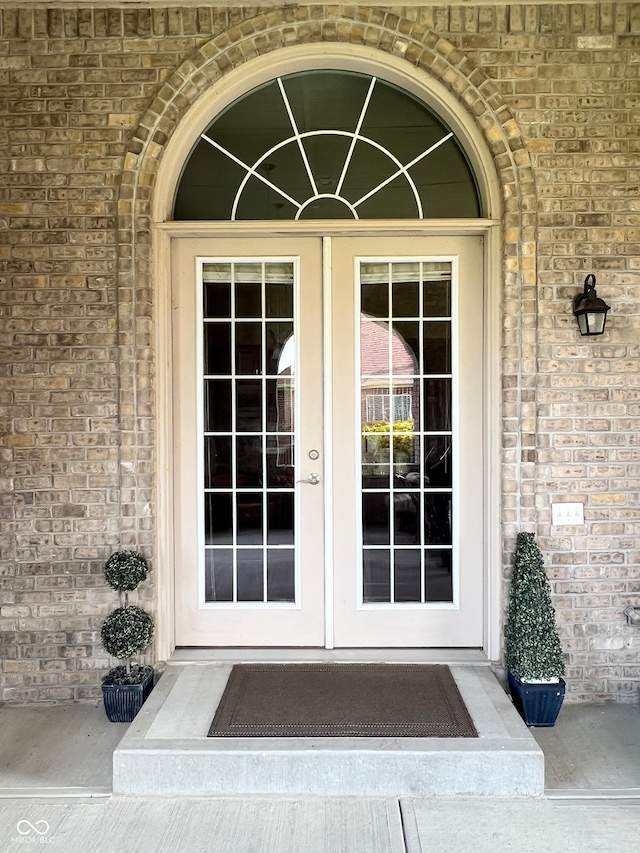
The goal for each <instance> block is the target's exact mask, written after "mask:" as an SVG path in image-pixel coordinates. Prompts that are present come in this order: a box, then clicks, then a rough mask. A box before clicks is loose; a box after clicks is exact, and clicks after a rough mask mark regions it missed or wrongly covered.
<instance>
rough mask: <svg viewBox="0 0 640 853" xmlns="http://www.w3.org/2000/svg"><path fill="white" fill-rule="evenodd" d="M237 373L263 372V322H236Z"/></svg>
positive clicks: (254, 373) (255, 373)
mask: <svg viewBox="0 0 640 853" xmlns="http://www.w3.org/2000/svg"><path fill="white" fill-rule="evenodd" d="M235 330H236V373H244V374H247V373H250V374H253V375H257V374H259V373H261V372H262V324H261V323H236V324H235Z"/></svg>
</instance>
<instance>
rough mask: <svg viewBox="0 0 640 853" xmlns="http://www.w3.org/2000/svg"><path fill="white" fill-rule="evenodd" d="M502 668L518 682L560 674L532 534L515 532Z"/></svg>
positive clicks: (545, 586)
mask: <svg viewBox="0 0 640 853" xmlns="http://www.w3.org/2000/svg"><path fill="white" fill-rule="evenodd" d="M505 667H506V668H507V670H509V672H510V673H511V674H512V675H513V676H514V678H517V679H518V680H520V681H524V680H531V679H548V678H560V677H561V676H562V675H564V660H563V656H562V648H561V646H560V638H559V637H558V632H557V630H556V620H555V611H554V608H553V604H552V602H551V590H550V588H549V581H548V580H547V575H546V573H545V570H544V562H543V559H542V554H541V553H540V549H539V547H538V545H537V543H536V541H535V537H534V535H533V533H519V534H518V539H517V543H516V553H515V558H514V567H513V575H512V577H511V588H510V590H509V609H508V613H507V633H506V638H505Z"/></svg>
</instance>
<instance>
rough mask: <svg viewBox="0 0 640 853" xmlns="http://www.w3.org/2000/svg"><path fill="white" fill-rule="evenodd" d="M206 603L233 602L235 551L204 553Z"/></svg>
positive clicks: (221, 550) (219, 550)
mask: <svg viewBox="0 0 640 853" xmlns="http://www.w3.org/2000/svg"><path fill="white" fill-rule="evenodd" d="M204 594H205V601H209V602H214V601H233V551H232V550H231V549H229V548H216V549H215V550H213V549H207V550H206V551H205V552H204Z"/></svg>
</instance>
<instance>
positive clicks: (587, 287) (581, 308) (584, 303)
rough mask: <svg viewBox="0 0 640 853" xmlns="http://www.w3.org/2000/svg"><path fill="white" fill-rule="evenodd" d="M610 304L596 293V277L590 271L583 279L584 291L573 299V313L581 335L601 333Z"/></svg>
mask: <svg viewBox="0 0 640 853" xmlns="http://www.w3.org/2000/svg"><path fill="white" fill-rule="evenodd" d="M610 309H611V306H610V305H607V303H606V302H605V301H604V300H603V299H600V298H599V297H598V294H597V293H596V277H595V275H593V273H591V274H590V275H588V276H587V277H586V278H585V280H584V291H583V292H582V293H579V294H578V295H577V296H576V298H575V299H574V300H573V313H574V314H575V317H576V320H577V321H578V326H579V327H580V334H581V335H601V334H602V333H603V332H604V326H605V323H606V321H607V311H609V310H610Z"/></svg>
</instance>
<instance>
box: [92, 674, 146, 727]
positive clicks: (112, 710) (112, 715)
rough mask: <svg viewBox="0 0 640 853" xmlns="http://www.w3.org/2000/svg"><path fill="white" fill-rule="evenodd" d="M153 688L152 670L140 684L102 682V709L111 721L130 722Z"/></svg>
mask: <svg viewBox="0 0 640 853" xmlns="http://www.w3.org/2000/svg"><path fill="white" fill-rule="evenodd" d="M152 689H153V671H151V672H150V673H149V675H148V676H147V678H146V679H145V680H144V681H143V682H141V683H140V684H103V685H102V698H103V700H104V710H105V712H106V714H107V717H108V718H109V720H110V721H111V722H112V723H130V722H131V721H132V720H133V718H134V717H135V716H136V714H137V713H138V711H139V710H140V708H142V706H143V704H144V702H145V700H146V699H147V697H148V695H149V694H150V693H151V691H152Z"/></svg>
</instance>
